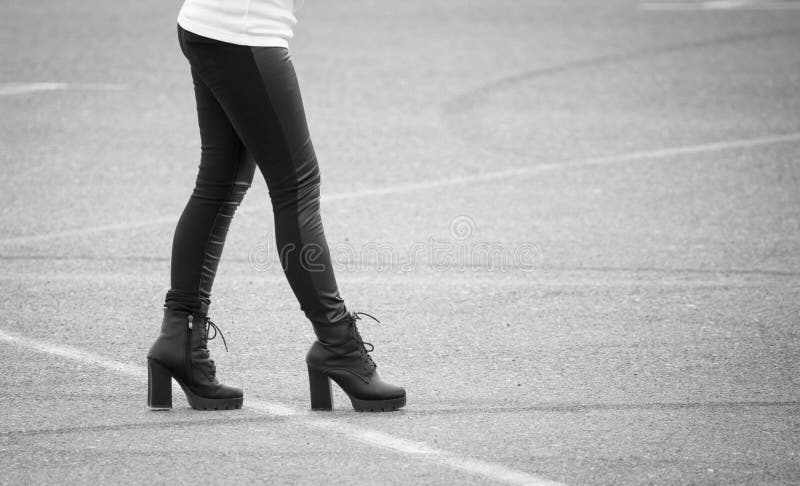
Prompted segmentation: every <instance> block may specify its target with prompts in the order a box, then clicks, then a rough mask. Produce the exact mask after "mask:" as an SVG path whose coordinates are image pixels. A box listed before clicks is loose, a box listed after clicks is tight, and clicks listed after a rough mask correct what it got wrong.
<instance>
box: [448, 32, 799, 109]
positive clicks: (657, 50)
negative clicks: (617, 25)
mask: <svg viewBox="0 0 800 486" xmlns="http://www.w3.org/2000/svg"><path fill="white" fill-rule="evenodd" d="M798 34H800V29H796V28H795V29H781V30H774V31H769V32H760V33H757V34H736V35H731V36H728V37H720V38H717V39H708V40H702V41H695V42H688V43H682V44H671V45H666V46H658V47H651V48H647V49H642V50H639V51H633V52H623V53H616V54H607V55H604V56H598V57H594V58H589V59H578V60H575V61H569V62H566V63H564V64H559V65H555V66H549V67H543V68H538V69H532V70H530V71H525V72H522V73H517V74H512V75H510V76H507V77H504V78H500V79H497V80H495V81H491V82H489V83H486V84H484V85H482V86H478V87H477V88H474V89H472V90H470V91H467V92H465V93H462V94H459V95H456V96H455V97H453V98H450V99H449V100H447V101H445V102H444V103H442V110H443V112H444V113H445V115H455V114H458V113H462V112H465V111H469V110H471V109H473V108H475V107H476V106H477V105H479V104H480V103H481V102H482V101H483V100H484V99H485V98H486V97H487V96H489V95H491V94H493V93H495V92H497V91H501V90H504V89H508V88H511V87H514V86H516V85H517V84H520V83H522V82H525V81H528V80H530V79H534V78H538V77H543V76H550V75H553V74H560V73H563V72H567V71H572V70H576V69H583V68H591V67H598V66H603V65H608V64H616V63H622V62H629V61H635V60H639V59H644V58H647V57H651V56H657V55H661V54H670V53H673V52H681V51H686V50H690V49H696V48H702V47H710V46H719V45H726V44H736V43H740V42H750V41H755V40H761V39H771V38H776V37H787V36H793V35H798Z"/></svg>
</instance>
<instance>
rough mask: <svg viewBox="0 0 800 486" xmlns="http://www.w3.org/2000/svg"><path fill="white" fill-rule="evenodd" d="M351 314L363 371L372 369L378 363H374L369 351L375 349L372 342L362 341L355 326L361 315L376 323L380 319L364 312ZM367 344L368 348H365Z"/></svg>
mask: <svg viewBox="0 0 800 486" xmlns="http://www.w3.org/2000/svg"><path fill="white" fill-rule="evenodd" d="M351 316H353V335H354V337H355V339H356V342H357V343H358V344H359V345H360V346H359V348H360V349H359V353H361V360H362V361H363V362H364V364H365V365H366V366H365V371H371V370H374V369H375V368H376V367H377V366H378V365H376V364H375V362H374V361H372V356H370V355H369V353H371V352H372V351H374V350H375V346H374V345H373V344H372V343H368V342H366V341H364V339H363V338H362V337H361V333H359V332H358V326H356V321H360V320H361V316H367V317H369V318H370V319H372V320H373V321H375V322H377V323H378V324H380V322H381V321H379V320H378V318H377V317H375V316H373V315H371V314H367V313H366V312H353V313H352V314H351ZM367 346H369V349H368V348H367Z"/></svg>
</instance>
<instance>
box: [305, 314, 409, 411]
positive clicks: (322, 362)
mask: <svg viewBox="0 0 800 486" xmlns="http://www.w3.org/2000/svg"><path fill="white" fill-rule="evenodd" d="M360 315H366V316H369V317H372V316H370V315H369V314H366V313H363V312H353V313H352V314H351V315H349V316H348V319H346V320H344V321H343V322H341V323H338V324H334V325H326V326H322V325H319V326H317V325H315V326H314V332H315V333H316V335H317V341H316V342H315V343H314V344H313V345H311V349H310V350H309V351H308V355H306V363H307V364H308V379H309V384H310V387H311V409H312V410H333V398H332V394H331V382H330V380H333V381H335V382H336V384H338V385H339V386H340V387H341V388H342V390H344V392H345V393H347V396H348V397H350V402H352V404H353V408H354V409H355V410H356V411H358V412H388V411H391V410H397V409H398V408H401V407H403V406H405V404H406V391H405V389H404V388H402V387H399V386H395V385H391V384H389V383H386V382H384V381H383V380H381V378H380V376H378V371H377V370H376V369H375V368H377V365H376V364H375V362H374V361H372V358H371V357H370V355H369V352H370V351H372V350H373V349H374V348H373V346H372V344H370V343H365V342H364V340H363V339H361V335H360V334H359V332H358V328H357V327H356V321H357V320H359V319H360V317H359V316H360ZM372 318H373V319H375V318H374V317H372ZM375 320H376V321H378V320H377V319H375ZM378 322H380V321H378ZM367 346H369V349H367Z"/></svg>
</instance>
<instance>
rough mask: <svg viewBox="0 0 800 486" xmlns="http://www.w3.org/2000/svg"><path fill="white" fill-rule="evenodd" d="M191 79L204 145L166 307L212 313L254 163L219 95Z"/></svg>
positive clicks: (175, 247) (178, 233)
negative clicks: (213, 290)
mask: <svg viewBox="0 0 800 486" xmlns="http://www.w3.org/2000/svg"><path fill="white" fill-rule="evenodd" d="M192 78H193V79H194V91H195V99H196V101H197V119H198V122H199V126H200V140H201V146H202V150H201V156H200V168H199V171H198V174H197V180H196V182H195V188H194V191H193V192H192V195H191V197H190V198H189V202H188V203H187V204H186V207H185V209H184V210H183V214H182V215H181V218H180V220H179V221H178V226H177V228H176V229H175V236H174V238H173V242H172V265H171V281H172V286H171V289H170V290H169V292H167V297H166V307H167V308H169V309H173V310H180V311H186V312H192V313H199V314H207V312H208V306H209V304H210V302H211V301H210V298H211V287H212V284H213V283H214V276H215V274H216V271H217V265H218V264H219V260H220V257H221V255H222V248H223V246H224V244H225V238H226V236H227V234H228V228H229V227H230V224H231V220H232V219H233V215H234V213H235V211H236V208H237V207H238V206H239V204H240V203H241V202H242V198H243V197H244V195H245V192H247V189H248V188H249V187H250V183H251V181H252V180H253V174H254V172H255V162H254V161H253V160H252V158H251V157H249V155H248V154H247V151H246V150H245V149H244V145H243V144H242V142H241V141H240V140H239V137H238V135H236V132H235V131H234V129H233V127H232V126H231V124H230V122H229V121H228V118H227V116H226V115H225V112H224V111H223V110H222V108H221V107H220V105H219V103H217V100H216V99H215V98H214V95H213V94H212V93H211V91H210V90H209V89H208V87H207V86H206V85H205V83H203V81H202V80H201V79H200V78H199V77H198V76H197V73H195V72H194V71H193V72H192Z"/></svg>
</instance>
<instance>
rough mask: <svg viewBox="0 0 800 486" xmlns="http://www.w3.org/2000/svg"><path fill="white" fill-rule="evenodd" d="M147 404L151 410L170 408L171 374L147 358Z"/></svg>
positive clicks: (159, 364)
mask: <svg viewBox="0 0 800 486" xmlns="http://www.w3.org/2000/svg"><path fill="white" fill-rule="evenodd" d="M147 406H148V407H150V408H151V409H153V410H169V409H171V408H172V374H171V373H170V372H169V370H168V369H167V368H166V367H164V366H163V365H162V364H161V363H159V362H158V361H155V360H153V359H148V360H147Z"/></svg>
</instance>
